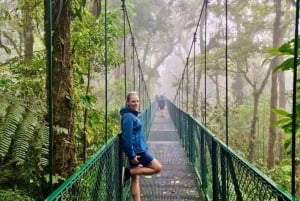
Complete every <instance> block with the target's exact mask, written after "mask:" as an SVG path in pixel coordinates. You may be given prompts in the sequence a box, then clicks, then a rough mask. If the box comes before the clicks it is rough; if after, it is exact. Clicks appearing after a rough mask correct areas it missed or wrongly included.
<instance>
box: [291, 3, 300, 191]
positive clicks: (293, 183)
mask: <svg viewBox="0 0 300 201" xmlns="http://www.w3.org/2000/svg"><path fill="white" fill-rule="evenodd" d="M299 2H300V1H299V0H297V1H296V16H295V18H296V20H295V42H294V69H293V114H292V154H291V157H292V158H291V159H292V174H291V194H292V195H293V196H295V195H296V132H297V130H296V126H297V66H298V38H299V36H298V35H299V28H298V25H299V7H300V6H299Z"/></svg>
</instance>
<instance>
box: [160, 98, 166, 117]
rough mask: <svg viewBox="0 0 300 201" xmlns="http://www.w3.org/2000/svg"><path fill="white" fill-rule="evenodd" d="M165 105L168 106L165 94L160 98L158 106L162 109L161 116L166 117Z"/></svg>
mask: <svg viewBox="0 0 300 201" xmlns="http://www.w3.org/2000/svg"><path fill="white" fill-rule="evenodd" d="M165 106H166V100H165V97H164V96H163V95H160V97H159V99H158V107H159V111H160V117H164V112H165Z"/></svg>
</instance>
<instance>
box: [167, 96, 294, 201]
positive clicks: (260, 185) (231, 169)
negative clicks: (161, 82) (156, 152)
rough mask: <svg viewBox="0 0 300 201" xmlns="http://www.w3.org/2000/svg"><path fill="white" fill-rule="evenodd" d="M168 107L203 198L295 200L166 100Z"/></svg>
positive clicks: (216, 199)
mask: <svg viewBox="0 0 300 201" xmlns="http://www.w3.org/2000/svg"><path fill="white" fill-rule="evenodd" d="M168 109H169V112H170V116H171V118H172V120H173V122H174V124H175V126H176V127H177V130H178V134H179V136H180V138H181V140H182V144H183V146H184V148H185V150H186V151H187V155H188V157H189V159H190V161H191V163H192V165H193V167H194V170H195V173H196V175H197V177H196V178H197V181H198V182H197V183H198V184H199V189H201V191H202V192H203V194H204V196H205V199H206V200H214V201H219V200H222V201H229V200H233V201H237V200H238V201H254V200H255V201H256V200H259V201H273V200H274V201H287V200H297V199H296V198H295V197H293V196H292V195H291V194H290V193H288V192H287V191H285V190H284V189H283V188H281V187H279V186H278V185H277V184H276V183H275V182H273V181H272V180H271V179H270V178H269V177H267V176H266V175H265V174H263V173H262V172H261V171H260V170H258V169H257V168H255V167H254V166H253V165H251V164H250V163H249V162H247V161H246V160H245V159H243V158H242V157H241V156H239V155H238V154H237V153H235V152H234V151H233V150H231V149H230V148H229V147H228V146H226V145H225V144H224V143H222V142H221V141H220V140H218V139H217V138H216V137H215V136H214V135H213V134H211V133H210V132H209V131H208V130H207V129H206V128H205V127H204V126H202V125H201V124H200V123H198V122H197V120H195V119H194V118H193V117H191V116H190V115H189V114H187V113H185V112H183V111H182V110H180V109H178V108H177V107H176V106H175V105H174V104H173V103H171V102H169V101H168Z"/></svg>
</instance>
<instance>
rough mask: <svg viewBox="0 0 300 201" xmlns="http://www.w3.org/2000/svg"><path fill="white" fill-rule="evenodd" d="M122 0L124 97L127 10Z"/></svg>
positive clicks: (125, 86)
mask: <svg viewBox="0 0 300 201" xmlns="http://www.w3.org/2000/svg"><path fill="white" fill-rule="evenodd" d="M121 1H122V6H121V7H122V10H123V35H124V36H123V37H124V38H123V59H124V97H126V93H127V69H126V12H125V0H121Z"/></svg>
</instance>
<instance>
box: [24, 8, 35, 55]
mask: <svg viewBox="0 0 300 201" xmlns="http://www.w3.org/2000/svg"><path fill="white" fill-rule="evenodd" d="M23 17H24V27H23V37H24V60H25V61H28V60H30V59H31V58H32V55H33V43H34V38H33V24H32V19H31V17H30V10H28V8H25V9H24V10H23Z"/></svg>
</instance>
